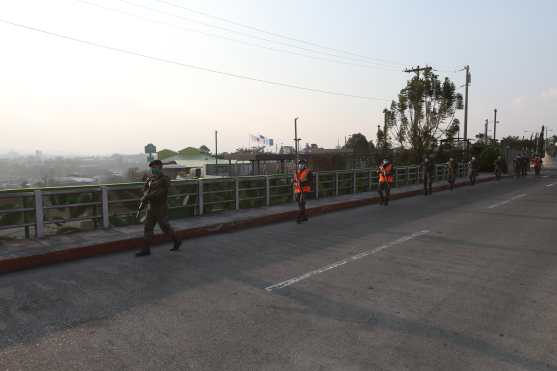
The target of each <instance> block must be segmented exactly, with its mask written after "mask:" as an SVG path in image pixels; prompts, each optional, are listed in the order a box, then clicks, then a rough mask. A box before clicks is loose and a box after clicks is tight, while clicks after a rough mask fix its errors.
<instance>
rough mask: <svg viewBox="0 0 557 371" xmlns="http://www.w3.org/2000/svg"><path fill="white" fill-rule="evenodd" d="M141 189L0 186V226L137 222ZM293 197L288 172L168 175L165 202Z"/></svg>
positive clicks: (442, 173) (190, 207) (348, 180)
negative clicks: (202, 176) (173, 178)
mask: <svg viewBox="0 0 557 371" xmlns="http://www.w3.org/2000/svg"><path fill="white" fill-rule="evenodd" d="M466 174H467V166H466V164H464V163H459V164H458V169H457V177H463V176H466ZM394 175H395V181H394V184H393V186H394V187H401V186H408V185H413V184H418V183H420V182H421V181H422V174H421V169H420V167H419V166H406V167H397V168H395V169H394ZM447 177H448V172H447V165H446V164H438V165H436V168H435V179H434V180H437V181H439V180H446V179H447ZM313 184H314V189H313V191H312V194H310V195H309V198H315V199H319V198H325V197H334V196H339V195H346V194H354V193H362V192H370V191H373V190H376V189H377V186H378V177H377V173H376V171H375V169H354V170H346V171H327V172H315V173H314V182H313ZM142 192H143V184H142V183H124V184H111V185H101V186H81V187H58V188H42V189H31V190H30V189H22V190H8V191H0V230H11V229H23V230H24V232H25V238H30V235H31V233H30V228H34V232H35V233H34V234H35V236H36V237H37V238H42V237H44V236H45V234H48V233H47V229H48V228H63V227H64V226H68V225H70V224H71V223H83V222H89V223H91V225H90V226H89V228H90V229H97V228H99V226H102V227H103V228H109V227H111V226H125V225H131V224H137V223H138V221H137V220H136V218H135V213H136V211H137V206H138V203H139V199H140V197H141V195H142ZM293 199H294V194H293V187H292V175H267V176H245V177H244V176H242V177H233V178H230V177H225V178H214V179H199V180H183V181H173V182H172V187H171V190H170V193H169V197H168V206H169V213H170V217H171V218H172V219H175V218H185V217H192V216H197V215H204V214H208V213H216V212H220V211H225V210H240V209H247V208H255V207H266V206H273V205H279V204H284V203H288V202H292V201H293ZM80 225H81V224H80ZM77 229H81V227H80V228H77Z"/></svg>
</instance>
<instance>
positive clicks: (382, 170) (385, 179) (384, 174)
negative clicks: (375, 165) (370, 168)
mask: <svg viewBox="0 0 557 371" xmlns="http://www.w3.org/2000/svg"><path fill="white" fill-rule="evenodd" d="M378 172H379V183H389V184H391V183H392V182H393V181H394V180H395V177H394V176H393V164H386V165H381V166H379V171H378Z"/></svg>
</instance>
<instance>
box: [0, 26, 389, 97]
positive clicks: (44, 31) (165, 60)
mask: <svg viewBox="0 0 557 371" xmlns="http://www.w3.org/2000/svg"><path fill="white" fill-rule="evenodd" d="M0 22H1V23H4V24H7V25H11V26H14V27H18V28H22V29H26V30H29V31H34V32H37V33H42V34H45V35H49V36H54V37H56V38H60V39H65V40H71V41H74V42H77V43H80V44H85V45H89V46H94V47H96V48H101V49H106V50H110V51H115V52H119V53H123V54H128V55H133V56H136V57H141V58H144V59H149V60H153V61H157V62H162V63H166V64H172V65H176V66H180V67H186V68H190V69H195V70H199V71H205V72H211V73H214V74H219V75H223V76H228V77H233V78H237V79H243V80H249V81H255V82H259V83H264V84H268V85H275V86H282V87H286V88H291V89H297V90H304V91H310V92H314V93H321V94H327V95H335V96H342V97H347V98H356V99H364V100H379V101H390V99H385V98H377V97H369V96H361V95H354V94H346V93H341V92H336V91H331V90H324V89H316V88H309V87H305V86H302V85H295V84H289V83H283V82H279V81H272V80H264V79H259V78H256V77H251V76H245V75H240V74H236V73H231V72H225V71H219V70H215V69H211V68H207V67H203V66H197V65H193V64H187V63H182V62H178V61H173V60H170V59H165V58H160V57H155V56H151V55H147V54H143V53H139V52H134V51H131V50H127V49H122V48H117V47H113V46H109V45H104V44H100V43H96V42H93V41H88V40H83V39H78V38H76V37H72V36H67V35H64V34H59V33H56V32H52V31H47V30H44V29H40V28H36V27H32V26H27V25H24V24H21V23H16V22H12V21H9V20H6V19H2V18H0Z"/></svg>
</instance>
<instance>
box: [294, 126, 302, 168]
mask: <svg viewBox="0 0 557 371" xmlns="http://www.w3.org/2000/svg"><path fill="white" fill-rule="evenodd" d="M298 118H299V117H296V118H295V119H294V150H295V151H296V165H297V164H298V161H299V157H298V143H299V142H300V140H301V139H300V138H298Z"/></svg>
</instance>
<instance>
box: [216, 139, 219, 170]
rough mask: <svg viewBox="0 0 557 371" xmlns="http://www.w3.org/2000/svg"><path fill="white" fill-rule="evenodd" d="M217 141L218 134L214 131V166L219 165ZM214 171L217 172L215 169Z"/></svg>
mask: <svg viewBox="0 0 557 371" xmlns="http://www.w3.org/2000/svg"><path fill="white" fill-rule="evenodd" d="M218 155H219V140H218V132H217V131H216V130H215V165H218V164H219V157H218ZM215 171H217V170H216V169H215Z"/></svg>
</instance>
